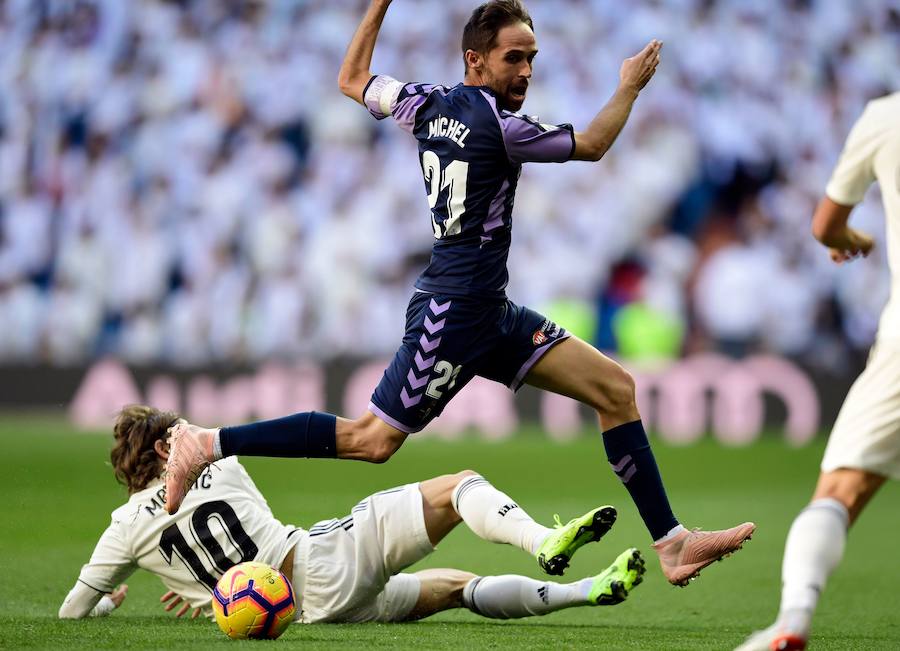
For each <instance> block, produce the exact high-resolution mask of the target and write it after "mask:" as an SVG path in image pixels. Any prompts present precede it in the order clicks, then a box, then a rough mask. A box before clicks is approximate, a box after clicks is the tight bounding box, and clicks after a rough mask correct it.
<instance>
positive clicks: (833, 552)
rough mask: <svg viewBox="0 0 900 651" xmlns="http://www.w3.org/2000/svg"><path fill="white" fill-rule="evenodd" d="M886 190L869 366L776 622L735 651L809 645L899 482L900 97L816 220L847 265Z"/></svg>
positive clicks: (866, 134) (861, 124)
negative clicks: (829, 592)
mask: <svg viewBox="0 0 900 651" xmlns="http://www.w3.org/2000/svg"><path fill="white" fill-rule="evenodd" d="M874 181H878V184H879V185H880V186H881V196H882V200H883V202H884V213H885V219H886V228H887V242H888V251H887V252H888V264H889V266H890V269H891V296H890V300H889V301H888V304H887V306H885V308H884V312H883V313H882V315H881V321H880V323H879V325H878V335H877V337H876V340H875V344H874V346H873V347H872V350H871V352H870V354H869V361H868V363H867V365H866V368H865V370H864V371H863V372H862V374H861V375H860V376H859V377H858V378H857V380H856V382H854V383H853V386H852V387H851V389H850V392H849V393H848V394H847V398H846V399H845V400H844V405H843V406H842V407H841V411H840V414H839V415H838V418H837V421H836V422H835V424H834V428H833V429H832V431H831V438H830V439H829V441H828V447H827V448H826V450H825V457H824V458H823V459H822V472H821V474H820V475H819V482H818V484H817V486H816V490H815V493H814V494H813V498H812V502H811V503H810V504H809V506H807V507H806V508H805V509H804V510H803V511H801V512H800V514H799V515H798V516H797V518H796V519H795V520H794V523H793V525H792V526H791V530H790V533H789V534H788V538H787V543H786V544H785V549H784V560H783V564H782V581H783V588H782V593H781V607H780V609H779V612H778V617H777V619H776V621H775V623H774V624H773V625H772V626H770V627H769V628H767V629H765V630H763V631H759V632H757V633H755V634H753V635H752V636H750V638H749V639H748V640H747V641H746V642H745V643H744V644H742V645H741V646H740V647H738V649H739V650H740V651H756V650H758V651H766V650H769V649H771V650H773V651H775V650H779V651H787V650H789V649H804V648H806V642H807V640H808V638H809V630H810V623H811V621H812V617H813V612H814V611H815V608H816V605H817V603H818V600H819V597H820V595H821V593H822V590H823V589H824V587H825V582H826V580H827V579H828V576H829V575H830V574H831V572H832V571H833V570H834V569H835V568H836V567H837V565H838V563H840V561H841V557H842V556H843V554H844V544H845V542H846V539H847V529H848V527H849V526H850V525H852V524H853V522H855V521H856V519H857V518H858V517H859V514H860V512H861V511H862V510H863V508H864V507H865V506H866V504H868V503H869V500H870V499H872V496H873V495H875V493H876V492H877V491H878V489H879V488H881V486H882V484H884V482H885V481H886V480H887V479H888V478H893V479H900V93H894V94H892V95H888V96H886V97H882V98H880V99H876V100H873V101H871V102H869V104H868V106H866V109H865V111H864V112H863V114H862V116H861V117H860V118H859V119H858V120H857V122H856V124H855V125H854V126H853V129H852V130H851V131H850V135H849V136H847V142H846V143H845V145H844V151H843V152H842V153H841V157H840V159H839V160H838V163H837V166H836V167H835V169H834V172H833V173H832V176H831V180H830V181H829V183H828V186H827V188H826V189H825V197H824V198H823V199H822V201H821V202H820V203H819V206H818V208H817V209H816V214H815V216H814V217H813V227H812V229H813V235H815V237H816V239H818V240H819V241H820V242H821V243H822V244H824V245H825V246H827V247H828V248H829V250H830V254H831V258H832V260H834V261H835V262H836V263H838V264H841V263H843V262H846V261H847V260H850V259H852V258H855V257H857V256H859V255H862V256H866V255H868V254H869V252H870V251H871V250H872V244H873V242H872V238H871V237H869V236H868V235H866V234H865V233H862V232H860V231H858V230H856V229H853V228H850V226H848V224H847V221H848V219H849V217H850V211H851V210H852V209H853V206H855V205H856V204H857V203H859V202H860V201H862V199H863V196H864V195H865V193H866V190H867V189H868V188H869V186H870V185H871V184H872V183H873V182H874Z"/></svg>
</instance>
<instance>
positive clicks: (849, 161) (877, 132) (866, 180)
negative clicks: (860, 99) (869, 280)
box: [825, 92, 900, 341]
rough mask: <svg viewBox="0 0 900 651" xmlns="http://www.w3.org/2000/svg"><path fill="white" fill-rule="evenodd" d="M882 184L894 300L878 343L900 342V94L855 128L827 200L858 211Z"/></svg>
mask: <svg viewBox="0 0 900 651" xmlns="http://www.w3.org/2000/svg"><path fill="white" fill-rule="evenodd" d="M876 180H877V181H878V183H879V185H880V186H881V196H882V200H883V202H884V214H885V219H886V231H887V257H888V266H889V267H890V270H891V296H890V299H889V300H888V303H887V305H886V306H885V308H884V311H883V312H882V314H881V322H880V323H879V325H878V339H887V340H893V341H900V92H898V93H893V94H892V95H887V96H885V97H881V98H879V99H875V100H872V101H871V102H869V103H868V105H867V106H866V110H865V111H863V114H862V115H861V116H860V117H859V119H858V120H857V121H856V124H855V125H853V129H851V131H850V134H849V135H848V136H847V142H846V143H845V144H844V150H843V152H841V157H840V159H839V160H838V162H837V166H836V167H835V169H834V172H833V173H832V175H831V180H830V181H829V182H828V186H827V188H826V189H825V194H827V195H828V198H829V199H831V200H832V201H834V202H835V203H839V204H841V205H843V206H854V205H856V204H857V203H859V202H860V201H862V199H863V196H864V195H865V193H866V190H868V188H869V186H870V185H872V182H873V181H876Z"/></svg>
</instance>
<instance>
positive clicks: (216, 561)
mask: <svg viewBox="0 0 900 651" xmlns="http://www.w3.org/2000/svg"><path fill="white" fill-rule="evenodd" d="M165 494H166V489H165V486H164V484H163V481H162V479H159V480H156V481H155V482H153V483H152V484H150V485H149V486H147V487H146V488H145V489H144V490H142V491H140V492H137V493H135V494H134V495H132V496H131V498H130V499H129V500H128V502H126V503H125V504H124V505H123V506H120V507H119V508H117V509H116V510H115V511H113V513H112V522H111V523H110V525H109V527H107V529H106V531H104V532H103V535H102V536H101V537H100V540H99V541H98V542H97V547H96V548H95V549H94V553H93V554H92V555H91V560H90V562H89V563H88V564H87V565H85V566H84V567H83V568H82V569H81V574H80V575H79V577H78V583H79V585H76V588H74V589H73V590H72V592H71V593H70V598H69V599H67V600H66V604H64V605H63V608H64V609H66V608H67V605H69V606H70V607H69V608H68V610H66V613H68V614H67V615H63V614H62V611H61V616H74V617H82V616H84V615H85V614H87V612H88V611H90V609H91V608H92V607H93V606H94V604H95V603H97V601H98V600H99V599H100V595H102V594H104V593H108V592H111V591H112V590H113V589H114V588H115V586H116V585H118V584H119V583H121V582H122V581H124V580H125V579H126V578H127V577H128V576H129V575H131V574H132V573H133V572H134V571H135V570H136V569H137V568H142V569H145V570H147V571H148V572H152V573H153V574H156V575H157V576H158V577H160V579H162V582H163V584H164V585H165V586H166V588H168V589H169V590H173V591H174V592H176V593H177V594H179V595H180V596H182V597H183V598H184V599H185V600H186V601H187V602H189V603H190V605H191V607H193V608H197V607H200V608H206V607H208V606H209V605H210V602H211V597H212V590H213V587H214V586H215V584H216V581H218V579H219V577H220V576H221V575H222V574H223V573H224V572H225V571H226V570H227V569H228V568H229V567H231V566H232V565H234V564H235V563H239V562H241V561H246V560H255V561H260V562H262V563H267V564H269V565H272V566H274V567H280V565H281V563H282V561H283V560H284V557H285V556H286V555H287V553H288V551H289V550H290V549H291V548H292V547H293V546H294V545H295V544H296V542H297V541H298V539H299V538H300V537H301V536H303V535H304V534H305V531H304V530H303V529H300V528H298V527H293V526H289V525H284V524H282V523H281V522H279V521H278V520H277V519H276V518H275V516H274V515H273V514H272V511H271V509H269V505H268V504H267V503H266V499H265V498H264V497H263V495H262V493H260V492H259V489H257V488H256V485H255V484H254V483H253V480H252V479H250V475H248V474H247V471H246V470H244V467H243V466H242V465H241V464H240V463H239V462H238V461H237V458H235V457H229V458H227V459H224V460H222V461H217V462H216V463H215V464H214V465H212V466H210V467H209V468H207V469H206V470H205V471H204V473H203V474H202V475H201V476H200V478H199V479H198V480H197V482H196V483H195V484H194V486H193V488H192V489H191V490H190V491H188V494H187V496H186V497H185V499H184V503H183V504H182V506H181V508H180V509H179V511H178V513H176V514H175V515H169V514H168V513H166V510H165V508H164V504H165ZM85 587H87V588H90V589H91V590H90V592H86V591H85V589H84V588H85ZM88 594H89V595H91V596H92V597H94V598H93V599H91V600H90V601H91V603H89V604H87V603H84V601H85V600H84V597H83V595H88ZM70 601H73V602H80V603H79V604H78V605H77V606H76V604H75V603H72V604H69V602H70Z"/></svg>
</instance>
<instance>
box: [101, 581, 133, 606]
mask: <svg viewBox="0 0 900 651" xmlns="http://www.w3.org/2000/svg"><path fill="white" fill-rule="evenodd" d="M127 595H128V585H127V584H125V583H123V584H122V585H120V586H118V587H117V588H116V589H115V590H113V591H112V592H110V593H109V594H108V595H106V596H107V597H109V598H110V599H112V602H113V603H114V604H115V605H116V608H118V607H119V606H121V605H122V602H123V601H125V597H126V596H127Z"/></svg>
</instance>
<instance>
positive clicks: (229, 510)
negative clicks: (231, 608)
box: [59, 405, 644, 623]
mask: <svg viewBox="0 0 900 651" xmlns="http://www.w3.org/2000/svg"><path fill="white" fill-rule="evenodd" d="M178 421H179V418H178V416H177V415H176V414H173V413H171V412H162V411H159V410H157V409H153V408H151V407H145V406H141V405H133V406H130V407H126V408H125V409H123V410H122V412H121V413H120V414H119V417H118V419H117V421H116V425H115V430H114V431H115V439H116V443H115V445H114V447H113V450H112V452H111V454H110V457H111V460H112V465H113V469H114V471H115V474H116V477H117V479H119V481H121V482H122V483H123V484H125V485H126V486H127V487H128V490H129V493H130V498H129V500H128V502H126V503H125V504H124V505H123V506H121V507H119V508H118V509H116V510H115V511H113V513H112V522H111V523H110V525H109V527H107V529H106V531H105V532H104V533H103V535H102V536H101V537H100V540H99V542H98V543H97V546H96V548H95V549H94V553H93V554H92V556H91V560H90V562H89V563H88V564H87V565H85V566H84V567H83V568H82V570H81V573H80V574H79V577H78V581H77V582H76V583H75V586H74V587H73V588H72V590H71V591H70V592H69V594H68V596H67V597H66V599H65V601H64V602H63V604H62V607H61V608H60V611H59V616H60V617H63V618H80V617H85V616H88V615H107V614H109V613H110V612H111V611H112V610H114V609H115V608H116V607H118V606H119V605H120V604H121V603H122V601H123V600H124V598H125V594H126V591H127V586H124V585H119V584H120V583H121V582H122V581H124V580H125V579H126V578H127V577H128V576H130V575H131V574H132V573H133V572H134V571H135V570H136V569H138V568H142V569H145V570H147V571H149V572H151V573H153V574H155V575H157V576H159V578H160V579H162V582H163V584H164V585H165V586H166V588H167V589H168V590H169V592H168V593H167V594H166V595H165V596H164V597H163V600H165V601H169V606H168V607H167V610H168V609H171V608H172V607H173V606H175V605H177V604H179V603H182V602H183V606H182V609H181V610H180V611H179V612H178V615H179V616H180V615H182V614H184V613H185V612H186V611H187V610H188V609H190V608H193V609H194V613H193V616H195V617H196V616H197V615H198V614H200V613H201V612H204V613H206V614H207V615H209V614H211V609H210V602H211V596H212V590H213V588H214V586H215V584H216V581H217V580H218V579H219V577H221V575H222V574H223V573H224V572H225V571H226V570H227V569H228V568H229V567H231V566H232V565H235V564H236V563H239V562H242V561H250V560H253V561H259V562H263V563H267V564H269V565H271V566H273V567H279V568H281V571H282V572H284V573H285V575H286V576H287V577H288V579H289V580H291V582H292V583H293V587H294V593H295V595H296V598H297V608H298V619H299V621H301V622H304V623H314V622H345V623H350V622H366V621H381V622H393V621H406V620H413V619H420V618H422V617H427V616H429V615H432V614H434V613H437V612H440V611H442V610H447V609H450V608H468V609H469V610H471V611H472V612H475V613H477V614H480V615H483V616H485V617H490V618H495V619H507V618H515V617H528V616H531V615H543V614H546V613H550V612H553V611H556V610H561V609H563V608H570V607H573V606H588V605H601V606H602V605H614V604H617V603H620V602H621V601H623V600H624V599H625V598H626V597H627V596H628V593H629V591H630V590H631V589H632V588H633V587H634V586H636V585H637V584H639V583H640V582H641V580H642V576H643V573H644V561H643V559H642V558H641V556H640V553H639V552H638V551H637V550H636V549H629V550H626V551H625V552H623V553H622V554H620V555H619V556H618V558H616V560H615V562H614V563H613V564H612V565H611V566H610V567H608V568H607V569H606V570H604V571H603V572H601V573H600V574H598V575H596V576H594V577H590V578H587V579H583V580H581V581H575V582H574V583H567V584H560V583H553V582H549V581H536V580H534V579H530V578H527V577H524V576H514V575H506V576H484V577H479V576H476V575H474V574H471V573H469V572H463V571H461V570H454V569H431V570H424V571H420V572H416V573H414V574H407V573H402V571H403V570H404V569H405V568H407V567H408V566H410V565H412V564H413V563H416V562H418V561H419V560H421V559H423V558H425V557H426V556H427V555H428V554H430V553H431V552H432V551H434V546H435V545H436V544H437V543H438V542H439V541H440V540H441V539H442V538H443V537H444V536H446V535H447V534H448V533H449V532H450V531H451V530H452V529H453V528H454V527H455V526H456V525H457V524H459V523H460V522H463V521H464V522H465V523H466V524H467V525H468V526H469V528H470V529H471V530H472V531H473V532H474V533H475V534H476V535H478V536H480V537H481V538H484V539H486V540H490V541H492V542H497V543H509V544H512V545H515V546H518V547H519V548H521V549H523V550H524V551H526V552H528V553H530V554H534V555H537V556H539V555H540V550H541V549H545V548H547V546H548V543H552V545H551V546H552V547H553V548H554V549H556V550H562V552H563V553H564V554H565V555H566V562H567V561H568V558H569V557H571V555H572V554H574V553H575V551H576V550H577V549H578V548H579V547H581V546H582V545H583V544H585V543H587V542H592V541H593V540H595V537H594V535H593V534H594V532H593V531H591V530H590V529H589V527H590V524H591V523H592V522H593V516H594V514H595V513H599V512H602V513H603V514H604V517H606V518H610V519H615V509H613V508H612V507H601V508H599V509H594V510H593V511H591V512H589V513H588V514H586V515H585V516H583V517H582V518H576V519H575V520H573V521H572V522H570V523H569V524H568V525H565V526H560V527H558V528H556V529H548V528H547V527H543V526H541V525H539V524H538V523H536V522H535V521H534V520H532V519H531V517H530V516H529V515H528V514H527V513H525V511H524V510H523V509H521V508H520V507H519V506H518V505H517V504H516V503H515V502H513V501H512V500H511V499H510V498H509V497H508V496H507V495H505V494H504V493H502V492H500V491H499V490H497V489H496V488H494V487H493V486H492V485H491V484H490V483H488V481H487V480H486V479H484V478H483V477H481V476H480V475H478V474H477V473H474V472H472V471H469V470H466V471H463V472H460V473H456V474H454V475H444V476H441V477H436V478H434V479H429V480H427V481H423V482H419V483H415V484H408V485H406V486H400V487H397V488H393V489H389V490H386V491H381V492H379V493H375V494H374V495H370V496H369V497H367V498H365V499H364V500H362V501H361V502H359V503H358V504H357V505H356V506H355V507H353V509H352V511H351V513H350V514H349V515H347V516H346V517H343V518H340V519H337V518H335V519H331V520H325V521H322V522H319V523H317V524H315V525H313V526H312V527H311V528H310V529H309V530H308V531H307V530H304V529H301V528H299V527H294V526H291V525H286V524H282V523H281V522H280V521H279V520H277V519H276V518H275V516H274V515H273V514H272V511H271V510H270V509H269V506H268V504H267V503H266V500H265V498H264V497H263V496H262V494H261V493H260V492H259V490H258V489H257V488H256V486H255V485H254V483H253V480H251V479H250V476H249V475H248V474H247V472H246V471H245V470H244V468H243V466H241V464H240V463H239V462H238V461H237V458H229V459H225V460H222V461H219V462H217V463H215V464H214V465H212V466H210V467H208V468H207V469H206V470H205V471H204V472H203V473H202V474H201V475H200V477H199V478H198V479H197V481H196V483H195V484H194V485H193V487H192V488H191V490H189V491H188V493H187V495H186V496H185V500H184V504H183V506H182V508H181V509H180V510H179V511H178V513H177V514H175V515H169V514H168V513H167V512H166V509H165V499H166V497H165V485H164V482H163V478H162V476H161V475H162V472H163V470H164V468H165V461H166V458H167V457H168V450H169V442H168V439H169V434H168V429H169V428H170V427H171V426H172V425H174V424H175V423H176V422H178ZM582 525H584V526H582ZM116 586H118V587H116Z"/></svg>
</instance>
